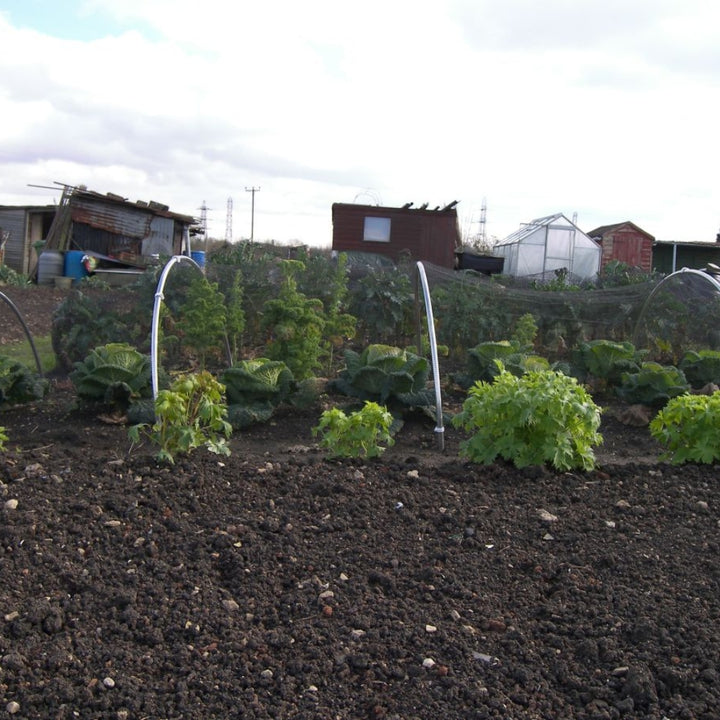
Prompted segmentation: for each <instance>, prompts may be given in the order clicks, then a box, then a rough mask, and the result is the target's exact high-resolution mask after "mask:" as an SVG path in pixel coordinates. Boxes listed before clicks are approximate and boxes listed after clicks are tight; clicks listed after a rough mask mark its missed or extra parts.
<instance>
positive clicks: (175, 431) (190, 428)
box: [129, 370, 232, 463]
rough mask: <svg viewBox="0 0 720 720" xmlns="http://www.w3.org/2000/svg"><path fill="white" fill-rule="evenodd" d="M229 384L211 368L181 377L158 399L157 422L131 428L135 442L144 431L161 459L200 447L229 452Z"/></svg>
mask: <svg viewBox="0 0 720 720" xmlns="http://www.w3.org/2000/svg"><path fill="white" fill-rule="evenodd" d="M224 393H225V387H224V386H223V385H222V384H221V383H220V382H218V381H217V380H215V378H214V377H213V376H212V375H211V374H210V373H209V372H207V371H205V370H203V371H201V372H199V373H195V374H191V375H184V376H181V377H179V378H178V379H177V380H175V382H173V384H172V385H171V386H170V388H169V389H167V390H160V392H158V394H157V398H156V399H155V422H154V424H152V425H149V424H140V425H133V426H132V427H131V428H130V430H129V435H130V439H131V440H132V441H133V442H138V441H139V440H140V436H141V434H143V435H144V436H146V437H147V438H148V439H149V440H151V441H152V442H154V443H156V444H157V445H159V446H160V451H159V452H158V454H157V458H158V460H160V461H163V462H169V463H174V462H175V457H176V456H177V455H178V454H181V453H182V454H188V453H190V452H192V451H193V450H195V449H196V448H198V447H202V446H204V447H206V448H207V449H208V450H210V452H214V453H218V454H220V455H229V454H230V448H229V447H228V446H227V443H226V438H228V437H230V435H231V433H232V426H231V425H230V423H229V422H228V421H227V419H226V418H227V406H226V405H225V403H224V402H223V396H224Z"/></svg>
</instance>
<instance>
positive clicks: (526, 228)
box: [497, 213, 573, 245]
mask: <svg viewBox="0 0 720 720" xmlns="http://www.w3.org/2000/svg"><path fill="white" fill-rule="evenodd" d="M558 220H563V221H564V222H561V223H559V224H560V225H562V226H563V227H572V225H573V223H572V222H571V221H570V220H568V219H567V218H566V217H565V216H564V215H563V214H562V213H556V214H555V215H546V216H545V217H541V218H536V219H535V220H531V221H530V222H529V223H523V224H522V225H521V226H520V228H519V229H518V230H516V231H515V232H513V233H510V235H508V236H507V237H506V238H505V239H504V240H501V241H500V242H499V243H497V245H512V244H513V243H517V242H521V241H522V240H524V239H525V238H526V237H529V236H530V235H532V234H533V233H534V232H535V231H536V230H537V229H538V228H541V227H546V226H548V225H552V224H553V223H554V222H556V221H558Z"/></svg>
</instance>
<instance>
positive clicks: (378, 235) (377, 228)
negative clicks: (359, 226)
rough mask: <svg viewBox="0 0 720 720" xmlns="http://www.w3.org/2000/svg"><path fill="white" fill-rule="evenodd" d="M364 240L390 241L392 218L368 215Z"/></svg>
mask: <svg viewBox="0 0 720 720" xmlns="http://www.w3.org/2000/svg"><path fill="white" fill-rule="evenodd" d="M363 240H364V241H365V242H390V218H381V217H366V218H365V228H364V229H363Z"/></svg>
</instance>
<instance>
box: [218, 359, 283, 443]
mask: <svg viewBox="0 0 720 720" xmlns="http://www.w3.org/2000/svg"><path fill="white" fill-rule="evenodd" d="M220 380H221V382H222V383H223V384H224V385H225V393H226V396H227V401H228V420H229V422H230V424H231V425H232V426H233V428H235V429H239V428H243V427H247V426H248V425H252V424H254V423H258V422H266V421H267V420H269V419H270V417H272V414H273V412H274V411H275V408H276V407H277V406H278V405H279V404H280V403H281V402H284V401H285V400H286V399H287V398H288V396H289V394H290V392H291V390H292V387H293V382H294V378H293V374H292V372H290V369H289V368H288V366H287V365H286V364H285V363H284V362H282V361H281V360H270V359H268V358H256V359H254V360H242V361H240V362H238V363H236V364H235V365H233V366H232V367H230V368H227V369H226V370H225V371H224V372H223V373H222V375H221V376H220Z"/></svg>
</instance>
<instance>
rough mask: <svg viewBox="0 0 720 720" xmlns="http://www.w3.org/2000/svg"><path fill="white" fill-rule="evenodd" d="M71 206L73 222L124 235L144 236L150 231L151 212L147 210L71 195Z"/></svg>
mask: <svg viewBox="0 0 720 720" xmlns="http://www.w3.org/2000/svg"><path fill="white" fill-rule="evenodd" d="M71 206H72V219H73V222H76V223H83V224H84V225H89V226H90V227H94V228H97V229H98V230H107V231H108V232H111V233H114V234H115V235H125V236H126V237H134V238H144V237H147V235H149V233H150V223H151V221H152V218H153V214H152V213H151V212H149V211H148V210H143V209H141V208H133V207H126V206H123V205H118V204H117V203H112V204H111V203H104V202H102V201H101V200H98V199H89V198H88V199H86V198H83V197H73V198H72V202H71Z"/></svg>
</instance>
